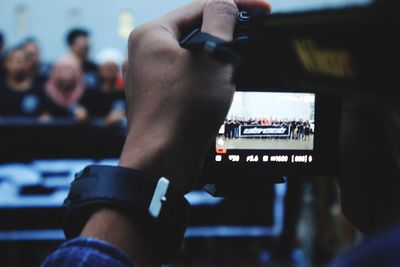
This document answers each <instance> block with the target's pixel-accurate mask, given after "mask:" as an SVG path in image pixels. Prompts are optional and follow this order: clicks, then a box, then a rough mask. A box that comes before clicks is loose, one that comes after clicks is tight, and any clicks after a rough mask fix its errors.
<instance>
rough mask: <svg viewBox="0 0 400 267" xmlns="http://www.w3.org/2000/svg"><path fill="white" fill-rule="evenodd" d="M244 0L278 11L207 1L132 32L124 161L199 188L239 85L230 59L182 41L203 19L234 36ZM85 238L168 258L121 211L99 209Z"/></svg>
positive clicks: (142, 262)
mask: <svg viewBox="0 0 400 267" xmlns="http://www.w3.org/2000/svg"><path fill="white" fill-rule="evenodd" d="M236 4H237V5H236ZM237 6H239V8H250V7H257V8H263V9H265V10H266V11H267V10H269V9H270V6H269V4H268V3H266V2H264V0H237V1H236V2H235V1H234V0H209V1H207V0H199V1H196V2H193V3H191V4H189V5H187V6H185V7H183V8H180V9H177V10H175V11H173V12H172V13H170V14H168V15H167V16H165V17H163V18H161V19H159V20H156V21H153V22H150V23H148V24H145V25H143V26H141V27H139V28H137V29H136V30H135V31H134V32H133V33H132V34H131V36H130V38H129V51H128V52H129V59H128V64H127V65H126V66H125V70H124V76H125V79H126V94H125V95H126V105H127V120H128V134H127V138H126V142H125V145H124V149H123V152H122V155H121V159H120V165H121V166H124V167H128V168H134V169H138V170H141V171H144V172H147V173H148V174H150V175H153V176H156V177H157V176H166V177H168V178H169V179H170V180H172V181H173V183H175V185H176V186H177V187H178V188H179V189H180V190H181V192H182V193H186V192H188V191H190V190H191V189H192V186H193V185H194V183H195V181H196V180H195V178H196V175H197V172H198V171H199V169H200V167H201V162H202V159H203V157H204V155H205V153H206V151H207V149H208V147H209V145H210V143H211V141H212V140H213V139H214V138H215V135H216V133H217V130H218V128H219V127H220V125H221V123H222V122H223V120H224V118H225V116H226V114H227V112H228V109H229V107H230V104H231V101H232V97H233V93H234V91H235V87H234V85H233V84H232V83H231V75H232V67H231V66H230V65H228V64H222V63H219V62H216V61H214V60H212V59H210V58H209V57H208V56H207V55H206V54H203V55H194V54H192V53H191V52H189V51H187V50H185V49H183V48H181V47H180V45H179V41H180V40H181V39H182V38H183V36H184V34H185V33H188V32H189V31H190V30H192V29H194V28H195V27H196V25H198V24H200V23H202V31H204V32H207V33H209V34H212V35H215V36H217V37H219V38H222V39H226V40H231V39H232V35H233V30H234V27H235V23H236V21H237V15H238V7H237ZM81 236H84V237H85V236H86V237H94V238H97V239H101V240H104V241H106V242H109V243H111V244H114V245H115V246H117V247H119V248H121V249H123V250H124V251H125V252H126V253H128V255H130V256H131V257H132V258H133V259H134V260H135V261H136V262H137V263H138V264H139V266H157V265H158V264H159V263H160V258H159V257H158V256H157V255H158V252H157V248H155V246H154V244H153V243H151V241H150V238H149V234H148V233H146V231H145V229H143V228H142V227H141V226H140V225H138V224H136V222H135V221H134V220H131V219H130V218H129V217H128V216H126V215H125V214H123V213H121V212H120V211H118V210H115V209H106V208H104V209H100V210H99V211H97V212H95V213H94V214H93V215H92V216H91V218H90V219H89V221H88V223H87V224H86V226H85V228H84V229H83V232H82V233H81Z"/></svg>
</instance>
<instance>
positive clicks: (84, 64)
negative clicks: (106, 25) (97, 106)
mask: <svg viewBox="0 0 400 267" xmlns="http://www.w3.org/2000/svg"><path fill="white" fill-rule="evenodd" d="M67 45H68V47H69V50H70V53H71V54H72V55H74V56H75V57H76V58H77V59H78V60H79V62H80V65H81V69H82V72H83V75H84V79H85V86H86V88H88V89H94V88H95V87H96V86H97V82H98V80H97V70H98V67H97V65H96V64H95V63H93V62H92V61H90V60H89V52H90V42H89V32H88V31H87V30H85V29H80V28H76V29H72V30H70V31H69V32H68V34H67Z"/></svg>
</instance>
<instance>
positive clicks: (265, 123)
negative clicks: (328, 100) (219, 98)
mask: <svg viewBox="0 0 400 267" xmlns="http://www.w3.org/2000/svg"><path fill="white" fill-rule="evenodd" d="M314 117H315V94H311V93H275V92H236V93H235V96H234V98H233V102H232V106H231V108H230V110H229V113H228V115H227V117H226V119H225V121H224V123H223V125H221V128H220V129H219V132H218V136H217V138H216V142H215V143H216V157H215V161H222V159H223V156H226V155H228V158H227V159H228V160H229V161H231V162H243V161H245V162H249V161H250V162H270V161H276V162H299V161H302V162H311V161H312V151H313V149H314V133H315V131H316V126H315V119H314ZM280 152H281V153H280ZM287 152H291V153H292V154H288V153H287ZM304 152H309V153H304Z"/></svg>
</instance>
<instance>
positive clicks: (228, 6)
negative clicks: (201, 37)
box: [201, 0, 239, 41]
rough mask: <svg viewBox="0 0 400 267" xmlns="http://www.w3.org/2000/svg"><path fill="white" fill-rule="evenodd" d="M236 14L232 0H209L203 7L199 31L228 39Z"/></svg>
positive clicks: (230, 36) (229, 38) (233, 26)
mask: <svg viewBox="0 0 400 267" xmlns="http://www.w3.org/2000/svg"><path fill="white" fill-rule="evenodd" d="M238 14H239V10H238V8H237V6H236V4H235V1H234V0H209V1H208V2H207V4H206V5H205V7H204V12H203V25H202V27H201V31H202V32H206V33H208V34H211V35H214V36H216V37H219V38H221V39H224V40H226V41H230V40H232V36H233V31H234V29H235V24H236V21H237V18H238Z"/></svg>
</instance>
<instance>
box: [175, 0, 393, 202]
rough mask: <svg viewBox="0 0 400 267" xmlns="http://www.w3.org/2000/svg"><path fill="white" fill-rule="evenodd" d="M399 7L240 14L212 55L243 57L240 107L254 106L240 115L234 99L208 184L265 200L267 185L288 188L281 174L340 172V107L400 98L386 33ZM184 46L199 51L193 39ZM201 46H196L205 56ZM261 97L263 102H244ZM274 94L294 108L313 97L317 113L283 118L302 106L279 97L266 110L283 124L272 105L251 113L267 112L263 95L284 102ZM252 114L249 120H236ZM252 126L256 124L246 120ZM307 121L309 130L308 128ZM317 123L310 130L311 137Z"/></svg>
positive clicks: (238, 72)
mask: <svg viewBox="0 0 400 267" xmlns="http://www.w3.org/2000/svg"><path fill="white" fill-rule="evenodd" d="M396 5H397V6H398V5H399V4H398V3H396V2H393V1H382V2H376V3H372V4H371V3H369V4H365V5H361V6H350V7H348V6H345V7H339V8H330V9H324V10H318V11H308V12H297V13H290V14H265V13H264V14H263V13H261V12H259V11H254V12H248V11H242V12H240V16H239V20H238V23H237V25H236V29H235V33H234V37H233V41H232V42H225V43H224V42H218V40H217V41H215V42H216V43H215V46H214V47H217V48H215V49H213V50H212V51H208V50H207V49H205V51H207V52H208V53H209V54H210V55H211V56H213V57H215V58H216V59H219V58H225V59H226V58H227V57H226V56H219V55H218V53H220V52H221V53H222V54H223V53H226V51H225V50H226V49H231V52H232V51H233V52H232V53H236V55H237V58H239V60H237V58H234V60H232V62H233V63H234V67H235V73H234V77H233V79H234V83H235V84H236V86H237V91H239V92H238V93H237V94H242V95H243V96H242V102H243V99H247V102H246V101H245V102H246V103H245V104H243V103H242V104H241V107H239V108H238V107H235V100H234V102H233V106H232V108H231V110H232V109H234V110H236V113H235V111H230V113H229V114H228V118H227V120H226V121H225V123H224V125H223V126H222V127H221V130H220V133H219V136H218V137H217V139H216V142H215V146H213V147H212V149H211V150H210V153H209V154H208V156H207V158H206V163H205V166H204V169H203V174H202V179H203V182H204V184H209V185H210V184H212V185H213V186H208V189H209V191H211V192H212V193H214V194H216V195H229V194H233V195H243V194H252V195H254V193H256V192H257V191H260V193H261V194H262V192H261V191H262V185H264V184H268V183H274V182H281V181H283V179H282V177H290V176H296V177H298V176H314V175H322V176H326V175H339V174H340V171H341V167H340V157H339V154H340V153H339V129H340V113H341V100H342V99H343V98H348V99H355V100H357V101H371V102H373V103H375V104H378V105H379V103H381V104H383V105H385V106H388V105H389V106H390V105H397V104H398V103H399V101H400V97H399V94H398V92H397V91H398V90H397V88H396V86H394V85H396V84H397V82H396V77H397V74H396V69H395V68H393V67H392V66H395V65H396V64H397V63H398V62H399V61H400V53H399V51H398V47H399V45H400V42H399V40H396V38H395V37H394V35H393V34H387V32H395V30H396V28H397V26H396V25H399V18H398V16H397V15H396V13H395V12H394V10H397V8H396V7H397V6H396ZM395 6H396V7H395ZM205 39H207V38H205ZM189 40H190V38H189ZM203 41H204V39H203ZM185 42H186V43H185ZM206 42H207V41H205V43H206ZM182 46H183V47H185V48H188V49H191V46H190V42H189V45H188V39H187V38H186V39H185V40H183V43H182ZM199 47H201V46H200V45H199V43H197V49H196V50H197V51H200V50H201V49H199ZM218 47H221V48H223V49H218ZM230 58H232V57H230ZM260 92H263V94H264V96H263V95H262V94H261V95H257V96H255V97H251V96H248V97H246V94H247V95H250V94H252V93H260ZM274 94H278V95H279V97H280V99H281V100H282V99H286V100H287V99H289V100H290V99H292V100H293V99H294V102H296V101H295V100H296V99H301V98H302V96H303V97H308V98H310V95H313V96H314V101H312V103H311V102H309V103H308V104H312V107H310V110H309V114H304V112H303V113H302V114H301V115H298V113H301V112H300V111H299V112H296V110H292V113H288V112H285V111H282V110H281V109H280V108H279V105H283V106H286V108H287V109H290V108H291V107H292V106H296V105H295V103H294V102H293V103H292V104H293V105H292V104H291V103H288V101H284V100H283V101H280V100H279V97H278V100H277V101H275V103H268V104H267V103H266V105H267V106H269V107H271V106H275V109H276V110H281V111H282V112H283V114H284V115H282V116H280V117H279V115H277V113H276V112H274V110H272V109H271V108H268V107H265V108H264V113H263V111H262V107H261V108H254V107H252V106H253V105H258V106H262V104H260V101H259V99H260V98H263V97H265V99H266V100H265V102H268V101H267V100H268V99H271V98H272V99H274V97H275V98H276V95H275V96H274ZM285 94H286V96H285ZM251 99H253V100H251ZM252 101H253V102H252ZM279 101H280V102H279ZM276 102H278V103H276ZM289 102H290V101H289ZM303 106H304V105H303ZM297 107H298V108H299V109H300V110H301V109H302V108H301V105H300V106H299V105H297ZM238 110H239V111H238ZM240 110H242V111H240ZM251 110H253V111H251ZM260 110H261V111H260ZM241 112H242V113H241ZM252 112H253V113H252ZM271 114H273V115H271ZM246 115H247V117H250V118H245V119H244V120H243V119H235V117H239V118H240V117H245V116H246ZM296 116H297V117H296ZM248 119H250V120H253V121H256V122H254V123H251V122H250V123H246V122H245V123H243V121H246V120H248ZM237 120H238V121H242V122H239V123H238V122H236V121H237ZM229 121H233V122H229ZM271 121H274V122H273V123H271ZM276 121H278V123H276ZM299 121H302V122H304V121H307V123H305V124H304V125H303V127H302V126H299ZM296 123H297V124H296ZM311 123H312V124H313V125H312V131H311V130H310V129H308V130H307V134H306V132H305V128H306V127H307V128H310V126H309V125H307V124H311ZM229 124H231V125H229ZM235 125H236V126H235ZM232 129H233V130H232ZM227 132H228V134H227ZM299 133H300V134H299ZM305 135H308V136H307V137H308V138H309V140H305V138H306V137H305ZM310 140H311V141H310ZM295 142H303V144H300V145H299V144H296V143H295ZM304 142H308V145H306V146H304ZM220 189H222V190H220Z"/></svg>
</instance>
